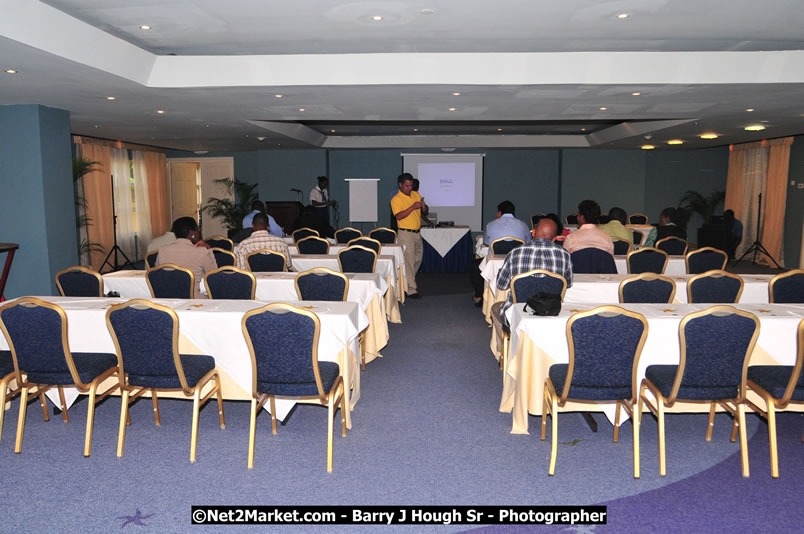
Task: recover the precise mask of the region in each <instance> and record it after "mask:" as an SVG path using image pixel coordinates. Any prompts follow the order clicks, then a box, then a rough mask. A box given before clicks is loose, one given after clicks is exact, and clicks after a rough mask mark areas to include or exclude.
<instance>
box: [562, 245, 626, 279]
mask: <svg viewBox="0 0 804 534" xmlns="http://www.w3.org/2000/svg"><path fill="white" fill-rule="evenodd" d="M570 258H571V259H572V272H574V273H582V274H595V273H601V274H617V264H616V263H614V256H612V255H611V254H609V253H608V252H606V251H605V250H600V249H599V248H593V247H588V248H582V249H581V250H576V251H575V252H573V253H572V254H570Z"/></svg>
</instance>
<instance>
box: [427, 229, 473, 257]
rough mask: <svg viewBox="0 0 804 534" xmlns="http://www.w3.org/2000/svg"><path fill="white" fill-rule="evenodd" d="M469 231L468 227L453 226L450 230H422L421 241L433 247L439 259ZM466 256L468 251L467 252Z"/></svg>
mask: <svg viewBox="0 0 804 534" xmlns="http://www.w3.org/2000/svg"><path fill="white" fill-rule="evenodd" d="M470 231H471V228H469V227H468V226H453V227H451V228H422V239H424V240H425V241H427V243H428V244H429V245H430V246H431V247H433V248H434V249H435V250H436V252H438V253H439V254H440V255H441V257H442V258H443V257H444V256H446V255H447V253H448V252H449V251H450V249H452V247H454V246H455V243H457V242H458V241H460V239H461V238H462V237H463V236H464V235H466V234H467V233H468V232H470ZM467 254H468V251H467Z"/></svg>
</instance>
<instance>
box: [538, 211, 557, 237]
mask: <svg viewBox="0 0 804 534" xmlns="http://www.w3.org/2000/svg"><path fill="white" fill-rule="evenodd" d="M532 235H533V239H549V240H550V241H553V240H554V239H555V238H556V236H557V235H558V226H557V225H556V222H555V221H554V220H553V219H551V218H550V217H549V216H547V217H542V218H541V219H539V223H538V224H537V225H536V226H535V227H534V228H533V232H532Z"/></svg>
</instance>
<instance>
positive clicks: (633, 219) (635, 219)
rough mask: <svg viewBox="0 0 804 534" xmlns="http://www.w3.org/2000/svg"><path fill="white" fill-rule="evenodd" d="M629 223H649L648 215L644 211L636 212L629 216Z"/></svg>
mask: <svg viewBox="0 0 804 534" xmlns="http://www.w3.org/2000/svg"><path fill="white" fill-rule="evenodd" d="M628 224H648V216H647V215H645V214H644V213H634V214H632V215H631V216H630V217H628Z"/></svg>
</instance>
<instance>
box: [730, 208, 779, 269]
mask: <svg viewBox="0 0 804 534" xmlns="http://www.w3.org/2000/svg"><path fill="white" fill-rule="evenodd" d="M761 221H762V193H760V194H759V198H758V199H757V238H756V241H754V242H753V243H752V244H751V246H750V247H748V250H746V251H745V252H744V253H743V255H742V256H740V259H738V260H737V261H735V262H734V265H737V264H738V263H740V262H741V261H743V258H745V257H746V256H748V255H749V254H751V253H752V252H753V254H754V257H753V258H752V259H751V263H753V264H756V263H757V254H764V255H765V256H767V257H768V258H769V259H770V261H772V262H773V264H774V265H775V266H776V268H777V269H781V268H782V267H781V266H780V265H779V264H778V263H776V260H774V259H773V256H771V253H770V252H768V249H766V248H765V246H764V245H763V244H762V241H760V240H759V228H760V223H761Z"/></svg>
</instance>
